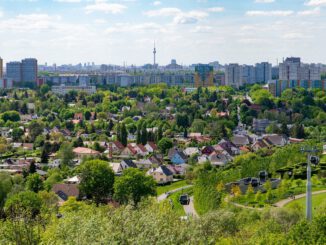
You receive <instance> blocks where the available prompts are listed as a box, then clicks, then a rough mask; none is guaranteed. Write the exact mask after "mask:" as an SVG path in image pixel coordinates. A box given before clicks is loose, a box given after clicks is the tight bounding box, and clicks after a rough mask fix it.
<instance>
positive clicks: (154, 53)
mask: <svg viewBox="0 0 326 245" xmlns="http://www.w3.org/2000/svg"><path fill="white" fill-rule="evenodd" d="M153 55H154V64H153V65H154V68H155V67H156V45H155V40H154V49H153Z"/></svg>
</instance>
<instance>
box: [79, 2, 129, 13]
mask: <svg viewBox="0 0 326 245" xmlns="http://www.w3.org/2000/svg"><path fill="white" fill-rule="evenodd" d="M126 8H127V7H126V6H125V5H123V4H119V3H107V2H106V1H103V0H96V1H95V3H94V4H90V5H87V6H86V7H85V11H86V13H87V14H90V13H93V12H104V13H106V14H108V13H111V14H119V13H122V12H123V11H124V10H125V9H126Z"/></svg>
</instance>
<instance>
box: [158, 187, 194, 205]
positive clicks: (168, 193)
mask: <svg viewBox="0 0 326 245" xmlns="http://www.w3.org/2000/svg"><path fill="white" fill-rule="evenodd" d="M190 187H192V185H186V186H183V187H180V188H177V189H174V190H171V191H168V192H166V193H163V194H161V195H159V196H158V197H157V201H159V202H161V201H163V200H165V199H166V198H168V197H169V195H171V194H172V193H175V192H178V191H182V190H184V189H188V188H190Z"/></svg>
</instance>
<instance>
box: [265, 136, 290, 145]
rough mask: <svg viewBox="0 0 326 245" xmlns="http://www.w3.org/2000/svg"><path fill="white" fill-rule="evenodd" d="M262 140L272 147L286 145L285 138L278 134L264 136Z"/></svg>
mask: <svg viewBox="0 0 326 245" xmlns="http://www.w3.org/2000/svg"><path fill="white" fill-rule="evenodd" d="M264 139H265V140H267V141H268V142H270V143H271V144H272V145H274V146H285V145H286V144H287V143H288V141H287V138H286V137H285V136H283V135H278V134H271V135H266V136H264Z"/></svg>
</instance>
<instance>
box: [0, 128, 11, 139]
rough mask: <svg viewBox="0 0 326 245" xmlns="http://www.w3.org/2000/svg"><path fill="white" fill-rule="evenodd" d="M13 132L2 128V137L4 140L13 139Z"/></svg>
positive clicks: (0, 131) (0, 129) (0, 134)
mask: <svg viewBox="0 0 326 245" xmlns="http://www.w3.org/2000/svg"><path fill="white" fill-rule="evenodd" d="M11 133H12V130H11V129H10V128H8V127H2V128H0V136H1V137H2V138H10V137H11Z"/></svg>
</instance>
